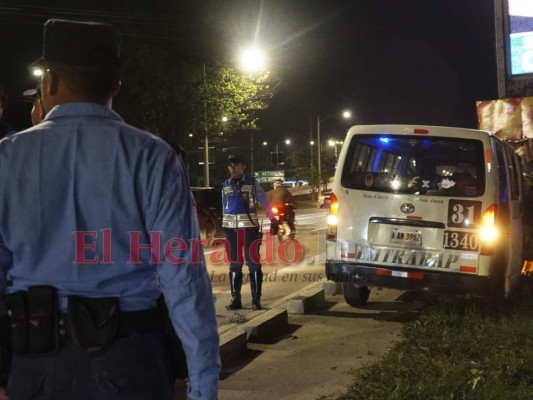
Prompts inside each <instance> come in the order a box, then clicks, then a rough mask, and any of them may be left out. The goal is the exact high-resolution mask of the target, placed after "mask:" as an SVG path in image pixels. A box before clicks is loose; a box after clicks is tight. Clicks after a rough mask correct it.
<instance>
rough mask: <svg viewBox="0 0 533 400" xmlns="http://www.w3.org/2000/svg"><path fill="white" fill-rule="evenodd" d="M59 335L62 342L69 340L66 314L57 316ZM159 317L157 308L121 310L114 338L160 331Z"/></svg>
mask: <svg viewBox="0 0 533 400" xmlns="http://www.w3.org/2000/svg"><path fill="white" fill-rule="evenodd" d="M58 323H59V337H60V339H61V341H62V342H66V341H68V340H69V332H68V329H67V314H60V316H59V321H58ZM160 332H161V317H160V311H159V309H157V308H150V309H147V310H141V311H122V312H120V313H119V317H118V325H117V330H116V333H115V335H114V336H115V339H120V338H125V337H128V336H130V335H132V334H135V333H138V334H145V333H160Z"/></svg>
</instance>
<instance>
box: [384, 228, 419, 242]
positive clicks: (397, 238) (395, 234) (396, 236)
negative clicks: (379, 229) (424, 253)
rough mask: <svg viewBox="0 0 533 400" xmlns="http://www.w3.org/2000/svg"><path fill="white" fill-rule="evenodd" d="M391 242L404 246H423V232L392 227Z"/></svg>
mask: <svg viewBox="0 0 533 400" xmlns="http://www.w3.org/2000/svg"><path fill="white" fill-rule="evenodd" d="M390 242H391V243H394V244H401V245H404V246H422V232H420V231H415V230H410V229H398V228H392V230H391V236H390Z"/></svg>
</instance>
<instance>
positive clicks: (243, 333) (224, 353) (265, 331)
mask: <svg viewBox="0 0 533 400" xmlns="http://www.w3.org/2000/svg"><path fill="white" fill-rule="evenodd" d="M323 285H324V282H314V283H312V284H310V285H308V286H307V287H305V288H303V289H302V290H299V291H296V292H294V293H291V294H290V295H288V296H285V297H283V298H281V299H279V300H277V301H275V302H273V303H271V304H269V305H268V307H269V308H270V309H269V310H267V311H264V312H261V313H260V314H259V315H258V316H257V317H254V318H252V319H250V320H249V321H247V322H245V323H244V324H241V325H235V326H224V327H222V328H221V329H219V335H220V358H221V360H222V364H224V363H225V362H228V361H229V360H230V359H231V357H233V356H235V355H238V354H242V353H243V352H244V351H246V349H247V343H248V341H249V340H250V339H251V340H252V341H253V340H258V339H262V338H268V337H274V336H278V335H279V334H280V333H283V332H285V331H287V329H288V326H289V319H288V309H289V307H291V309H293V308H294V307H296V308H298V307H300V308H303V310H304V311H303V312H302V313H304V312H309V311H311V310H312V309H316V308H320V306H321V305H323V304H324V302H325V300H324V289H323ZM291 301H295V302H294V303H293V305H292V306H289V303H291ZM315 307H316V308H315Z"/></svg>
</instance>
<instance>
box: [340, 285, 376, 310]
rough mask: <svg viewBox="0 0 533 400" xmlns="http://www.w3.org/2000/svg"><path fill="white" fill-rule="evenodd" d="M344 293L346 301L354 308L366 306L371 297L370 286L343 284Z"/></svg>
mask: <svg viewBox="0 0 533 400" xmlns="http://www.w3.org/2000/svg"><path fill="white" fill-rule="evenodd" d="M342 292H343V294H344V300H345V301H346V303H348V304H349V305H351V306H352V307H357V306H364V305H365V304H366V302H367V301H368V296H370V289H369V288H368V286H359V285H357V286H356V285H355V284H353V283H351V282H343V283H342Z"/></svg>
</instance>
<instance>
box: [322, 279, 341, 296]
mask: <svg viewBox="0 0 533 400" xmlns="http://www.w3.org/2000/svg"><path fill="white" fill-rule="evenodd" d="M324 291H325V292H326V294H327V295H328V296H335V295H337V294H342V282H334V281H326V282H324Z"/></svg>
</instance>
